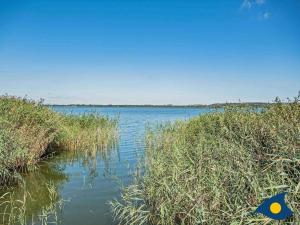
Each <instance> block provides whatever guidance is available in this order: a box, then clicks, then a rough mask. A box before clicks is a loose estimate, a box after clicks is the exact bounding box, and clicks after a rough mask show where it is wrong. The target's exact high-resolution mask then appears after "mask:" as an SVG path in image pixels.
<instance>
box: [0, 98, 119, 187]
mask: <svg viewBox="0 0 300 225" xmlns="http://www.w3.org/2000/svg"><path fill="white" fill-rule="evenodd" d="M116 136H117V120H115V119H109V118H106V117H102V116H100V115H98V114H86V115H81V116H75V115H63V114H59V113H56V112H54V111H52V110H51V109H50V108H49V107H46V106H43V105H42V103H41V102H35V101H31V100H28V99H21V98H16V97H10V96H2V97H0V186H3V185H7V184H10V183H12V182H15V181H17V180H18V178H19V177H20V175H19V173H20V171H24V170H27V169H30V168H32V166H34V165H36V163H37V162H38V161H39V160H40V159H41V158H43V157H45V156H47V155H49V153H53V152H58V151H62V150H84V151H91V150H97V149H99V148H101V149H104V148H107V147H108V145H110V144H111V143H112V142H113V141H114V140H115V138H116Z"/></svg>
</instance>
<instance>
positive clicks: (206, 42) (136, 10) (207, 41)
mask: <svg viewBox="0 0 300 225" xmlns="http://www.w3.org/2000/svg"><path fill="white" fill-rule="evenodd" d="M299 27H300V1H298V0H228V1H221V0H219V1H216V0H215V1H211V0H207V1H204V0H197V1H192V0H105V1H104V0H98V1H96V0H72V1H71V0H35V1H30V0H27V1H24V0H20V1H14V0H7V1H6V0H0V94H5V93H8V94H10V95H18V96H25V95H27V96H28V97H30V98H33V99H39V98H44V99H45V100H46V102H47V103H58V104H65V103H86V104H90V103H91V104H167V103H172V104H195V103H214V102H225V101H230V102H232V101H238V100H241V101H271V100H273V99H274V98H275V97H276V96H279V97H282V98H285V97H293V96H296V95H297V93H298V91H299V90H300V29H299Z"/></svg>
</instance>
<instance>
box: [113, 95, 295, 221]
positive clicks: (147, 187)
mask: <svg viewBox="0 0 300 225" xmlns="http://www.w3.org/2000/svg"><path fill="white" fill-rule="evenodd" d="M146 141H147V151H146V158H145V174H144V176H143V177H140V178H137V180H136V182H135V183H134V184H133V185H130V186H129V187H127V188H125V189H124V192H123V194H122V196H121V200H119V201H114V202H112V203H111V204H112V209H113V213H114V216H115V218H116V219H117V220H119V221H120V224H133V225H134V224H165V225H171V224H268V223H272V221H270V220H269V219H267V218H265V217H263V216H261V215H253V214H252V212H253V211H254V210H255V209H256V207H257V206H258V205H259V204H260V203H261V202H262V201H263V199H265V198H267V197H270V196H272V195H274V194H276V193H279V192H283V191H287V192H288V196H287V203H288V205H289V207H291V208H292V210H293V211H294V216H293V217H292V218H289V219H288V220H286V221H284V222H279V223H278V224H283V223H285V224H286V223H291V224H300V104H299V98H296V99H295V101H290V102H288V103H282V102H280V101H279V100H277V101H276V104H274V105H271V106H268V107H266V108H264V109H251V108H248V107H237V106H235V107H228V108H225V110H224V111H223V112H213V113H209V114H206V115H201V116H198V117H195V118H193V119H191V120H189V121H187V122H183V121H181V122H180V121H179V122H177V123H175V124H172V125H166V126H163V127H161V128H158V129H156V130H149V131H148V135H147V138H146Z"/></svg>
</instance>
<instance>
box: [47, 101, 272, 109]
mask: <svg viewBox="0 0 300 225" xmlns="http://www.w3.org/2000/svg"><path fill="white" fill-rule="evenodd" d="M272 104H275V103H267V102H238V103H214V104H195V105H172V104H166V105H151V104H144V105H112V104H108V105H95V104H45V105H46V106H54V107H55V106H71V107H166V108H169V107H178V108H182V107H188V108H223V107H225V106H250V107H264V106H267V105H272Z"/></svg>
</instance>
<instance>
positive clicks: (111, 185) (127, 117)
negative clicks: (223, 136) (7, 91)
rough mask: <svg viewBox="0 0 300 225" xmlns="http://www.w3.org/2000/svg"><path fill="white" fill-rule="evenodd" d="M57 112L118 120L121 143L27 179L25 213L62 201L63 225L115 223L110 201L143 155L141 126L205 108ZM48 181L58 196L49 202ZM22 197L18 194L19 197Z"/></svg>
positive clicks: (71, 156)
mask: <svg viewBox="0 0 300 225" xmlns="http://www.w3.org/2000/svg"><path fill="white" fill-rule="evenodd" d="M53 109H54V110H55V111H58V112H64V113H73V114H82V113H88V112H99V113H101V114H103V115H106V116H109V117H113V118H115V117H119V134H120V139H119V142H118V144H117V147H116V148H114V149H111V150H110V151H108V152H107V153H98V154H97V155H94V156H87V155H83V154H81V153H64V154H61V155H59V156H56V157H54V158H52V159H50V160H48V161H47V162H43V163H42V164H41V166H40V168H39V169H38V170H37V171H35V172H32V173H29V174H28V175H26V177H25V181H26V189H27V191H29V193H30V195H31V198H32V199H33V200H32V201H30V205H29V207H28V208H29V211H28V213H33V214H36V213H40V211H41V209H43V208H45V207H47V206H49V205H51V203H53V202H56V201H57V199H59V198H61V199H64V200H66V201H65V203H64V204H63V205H64V206H63V208H62V210H61V212H60V213H59V215H58V218H59V219H58V220H59V221H61V224H64V225H79V224H80V225H102V224H103V225H109V224H115V223H114V222H113V219H112V215H111V213H110V207H109V205H108V202H109V201H111V200H113V199H116V198H118V197H119V196H120V188H119V184H120V183H123V184H125V185H128V184H129V183H130V181H131V176H130V174H131V172H132V170H133V169H134V167H135V164H136V163H137V161H138V159H139V157H140V156H141V155H142V154H143V152H144V143H143V138H144V132H145V126H146V125H148V124H150V125H155V124H158V123H164V122H168V121H174V120H177V119H183V120H185V119H188V118H190V117H192V116H196V115H198V114H201V113H206V112H208V111H209V109H197V108H184V107H169V108H162V107H74V106H56V107H54V108H53ZM49 183H51V187H52V188H53V189H54V192H55V193H57V194H58V196H56V197H52V198H49V197H48V196H49V185H48V184H49ZM20 196H21V193H20Z"/></svg>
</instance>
